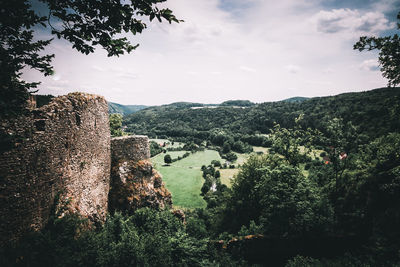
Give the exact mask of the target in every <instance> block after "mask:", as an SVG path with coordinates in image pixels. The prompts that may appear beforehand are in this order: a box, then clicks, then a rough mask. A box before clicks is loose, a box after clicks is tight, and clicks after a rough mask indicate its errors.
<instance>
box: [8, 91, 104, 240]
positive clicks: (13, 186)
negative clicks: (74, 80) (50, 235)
mask: <svg viewBox="0 0 400 267" xmlns="http://www.w3.org/2000/svg"><path fill="white" fill-rule="evenodd" d="M0 133H1V134H2V136H1V137H2V139H3V140H1V142H2V151H0V218H1V219H0V220H1V221H0V244H1V243H3V242H7V241H9V240H14V239H17V238H18V237H20V236H21V235H23V234H24V233H25V232H27V231H29V230H32V229H35V230H36V229H40V228H41V227H42V226H43V225H44V224H45V223H46V222H47V220H48V218H49V215H50V213H51V211H52V209H53V208H54V203H55V198H56V196H57V195H58V194H60V196H61V200H63V201H66V200H68V201H69V202H70V205H69V207H70V209H72V211H74V212H79V213H80V214H82V215H84V216H86V217H88V218H91V219H95V220H99V219H100V220H103V219H105V215H106V212H107V205H108V192H109V185H110V183H109V182H110V181H109V179H110V168H111V166H110V161H111V160H110V159H111V155H110V134H109V133H110V129H109V120H108V107H107V102H106V101H105V100H104V98H103V97H99V96H94V95H89V94H81V93H72V94H69V95H66V96H61V97H57V98H55V99H53V100H52V101H51V102H50V103H49V104H48V105H46V106H43V107H41V108H40V109H34V110H32V111H31V112H29V113H28V114H26V115H24V116H21V117H19V118H18V119H16V120H13V121H12V122H11V121H2V122H0ZM6 139H7V140H6ZM7 142H8V143H7ZM8 145H9V147H8V148H7V146H8ZM5 147H6V149H4V148H5Z"/></svg>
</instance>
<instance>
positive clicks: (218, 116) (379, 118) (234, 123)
mask: <svg viewBox="0 0 400 267" xmlns="http://www.w3.org/2000/svg"><path fill="white" fill-rule="evenodd" d="M399 89H400V88H380V89H375V90H370V91H364V92H355V93H344V94H340V95H335V96H326V97H313V98H310V99H308V98H305V97H294V98H289V99H286V100H283V101H276V102H266V103H260V104H254V105H252V106H246V107H242V108H237V106H229V105H228V106H227V105H221V104H220V105H214V106H213V107H215V108H193V107H196V106H197V107H199V106H200V107H206V105H204V104H203V106H202V105H201V104H197V105H194V104H193V103H185V104H182V103H179V104H174V103H173V104H170V105H163V106H153V107H148V108H146V109H143V110H141V111H139V112H137V113H133V114H130V115H128V116H126V117H125V119H124V125H126V126H127V131H129V132H133V133H136V134H143V135H149V136H170V137H184V136H192V137H193V138H199V139H203V138H204V137H205V136H209V134H210V131H215V132H218V131H221V130H224V131H228V132H232V133H236V132H240V133H242V134H257V133H261V134H268V133H269V132H270V130H271V129H272V128H273V127H274V125H275V124H280V125H281V126H282V127H285V128H292V127H293V126H294V123H295V119H296V118H297V117H299V115H300V114H304V116H303V120H302V125H303V127H310V128H313V129H319V130H321V131H323V130H324V129H325V124H326V123H327V122H328V121H329V120H330V119H332V118H342V119H343V121H344V123H348V122H351V123H352V124H353V125H354V126H355V127H356V128H357V131H358V133H360V134H361V133H363V134H365V133H367V135H368V136H369V137H371V138H375V137H377V136H380V135H382V134H383V133H384V132H386V133H387V132H396V131H399V130H400V121H399V120H398V114H400V105H399V103H400V90H399ZM227 102H228V104H237V103H235V100H234V101H227ZM249 102H250V101H249ZM244 103H247V102H244ZM367 139H368V138H367ZM367 139H366V140H367Z"/></svg>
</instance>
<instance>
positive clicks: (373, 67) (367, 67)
mask: <svg viewBox="0 0 400 267" xmlns="http://www.w3.org/2000/svg"><path fill="white" fill-rule="evenodd" d="M360 69H361V70H364V71H379V63H378V61H377V60H376V59H368V60H364V61H363V62H362V63H361V64H360Z"/></svg>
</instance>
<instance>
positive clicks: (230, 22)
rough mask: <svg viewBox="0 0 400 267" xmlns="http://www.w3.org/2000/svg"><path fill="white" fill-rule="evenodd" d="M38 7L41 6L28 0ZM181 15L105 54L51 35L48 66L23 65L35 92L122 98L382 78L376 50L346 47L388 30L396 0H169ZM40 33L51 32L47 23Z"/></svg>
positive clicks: (268, 96) (210, 95) (337, 86)
mask: <svg viewBox="0 0 400 267" xmlns="http://www.w3.org/2000/svg"><path fill="white" fill-rule="evenodd" d="M32 2H33V4H34V5H33V6H34V8H35V9H36V10H39V11H41V12H42V13H43V15H44V14H45V13H46V11H45V10H44V9H43V6H41V5H40V4H39V3H37V2H36V1H32ZM163 6H167V7H169V8H170V9H172V10H173V11H174V13H175V15H176V16H177V17H178V18H179V19H183V20H185V22H183V23H180V24H171V25H170V24H168V23H165V22H163V23H161V24H160V23H157V22H154V21H153V22H152V23H148V29H146V30H145V31H144V32H143V33H142V34H140V35H137V36H134V37H129V39H130V40H132V43H133V44H136V43H139V44H140V46H139V48H138V49H137V50H136V51H133V52H132V53H131V54H127V55H123V56H120V57H113V58H108V57H107V55H106V52H105V51H104V50H102V49H100V48H97V49H96V51H95V53H94V54H91V55H82V54H80V53H79V52H77V51H75V50H72V48H71V44H69V43H68V42H66V41H64V40H57V39H55V40H54V41H53V42H52V44H51V45H50V46H49V47H48V48H47V50H46V52H47V53H55V55H56V57H55V59H54V60H53V63H52V64H53V65H54V67H55V75H53V76H51V77H43V76H42V74H41V73H38V72H37V71H34V70H25V72H24V75H23V78H24V79H25V80H27V81H41V82H42V84H41V85H40V86H39V89H40V91H39V92H38V93H39V94H52V95H62V94H66V93H69V92H73V91H81V92H87V93H94V94H98V95H103V96H104V97H105V98H106V99H107V100H108V101H110V102H115V103H119V104H123V105H161V104H167V103H173V102H199V103H221V102H224V101H226V100H232V99H246V100H250V101H252V102H255V103H261V102H270V101H279V100H283V99H287V98H291V97H295V96H302V97H319V96H329V95H336V94H340V93H345V92H360V91H368V90H372V89H376V88H381V87H385V86H386V84H387V80H385V79H384V78H383V77H382V76H381V73H380V71H379V64H378V61H377V58H378V55H377V52H362V53H360V52H359V51H355V50H353V44H354V43H355V42H356V41H357V40H358V39H359V37H360V36H363V35H375V36H383V35H387V34H388V33H391V31H392V30H394V29H395V27H396V24H395V20H396V11H397V10H398V9H399V8H400V3H398V2H397V1H395V0H382V1H372V0H367V1H361V0H353V1H344V0H329V1H320V0H311V1H310V0H309V1H306V0H299V1H290V0H282V1H279V2H276V1H263V0H241V1H239V0H231V1H226V0H202V1H185V0H168V1H167V2H166V3H165V4H163ZM39 37H41V38H49V37H50V36H49V34H48V32H47V31H43V30H41V31H39Z"/></svg>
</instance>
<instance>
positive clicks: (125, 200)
mask: <svg viewBox="0 0 400 267" xmlns="http://www.w3.org/2000/svg"><path fill="white" fill-rule="evenodd" d="M111 158H112V168H111V189H110V193H109V210H110V211H111V212H113V211H121V212H123V213H128V214H129V213H133V212H134V211H135V210H136V209H138V208H141V207H153V208H165V207H168V206H170V205H172V199H171V193H170V192H169V191H168V190H167V189H166V188H165V185H164V183H163V182H162V177H161V174H160V173H158V172H157V171H156V170H155V169H154V168H153V165H152V164H151V162H150V161H149V158H150V146H149V140H148V137H147V136H139V135H136V136H123V137H115V138H112V139H111Z"/></svg>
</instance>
